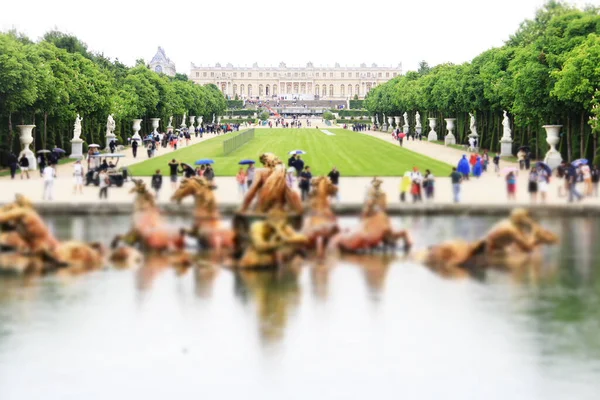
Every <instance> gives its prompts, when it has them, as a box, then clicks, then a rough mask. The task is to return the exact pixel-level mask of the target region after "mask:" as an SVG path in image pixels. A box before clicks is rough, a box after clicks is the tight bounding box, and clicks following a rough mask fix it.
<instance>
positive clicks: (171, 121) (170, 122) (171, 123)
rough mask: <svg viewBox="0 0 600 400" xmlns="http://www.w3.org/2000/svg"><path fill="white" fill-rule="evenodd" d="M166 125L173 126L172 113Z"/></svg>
mask: <svg viewBox="0 0 600 400" xmlns="http://www.w3.org/2000/svg"><path fill="white" fill-rule="evenodd" d="M167 126H173V116H172V115H171V116H170V117H169V125H167Z"/></svg>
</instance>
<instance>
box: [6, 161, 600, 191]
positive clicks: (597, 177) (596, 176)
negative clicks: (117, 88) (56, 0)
mask: <svg viewBox="0 0 600 400" xmlns="http://www.w3.org/2000/svg"><path fill="white" fill-rule="evenodd" d="M11 174H12V169H11ZM591 174H592V193H593V194H594V197H598V182H600V170H598V166H596V165H592V171H591Z"/></svg>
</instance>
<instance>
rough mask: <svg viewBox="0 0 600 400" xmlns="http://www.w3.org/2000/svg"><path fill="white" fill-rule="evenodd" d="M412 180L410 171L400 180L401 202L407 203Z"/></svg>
mask: <svg viewBox="0 0 600 400" xmlns="http://www.w3.org/2000/svg"><path fill="white" fill-rule="evenodd" d="M411 184H412V180H411V179H410V171H406V172H405V173H404V175H403V176H402V179H401V180H400V201H401V202H402V203H404V202H405V201H406V195H407V194H408V192H409V191H410V187H411Z"/></svg>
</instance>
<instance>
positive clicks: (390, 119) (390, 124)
mask: <svg viewBox="0 0 600 400" xmlns="http://www.w3.org/2000/svg"><path fill="white" fill-rule="evenodd" d="M393 123H394V117H388V125H389V126H392V124H393Z"/></svg>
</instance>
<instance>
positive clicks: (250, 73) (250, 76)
mask: <svg viewBox="0 0 600 400" xmlns="http://www.w3.org/2000/svg"><path fill="white" fill-rule="evenodd" d="M248 78H252V72H248ZM248 90H250V86H248Z"/></svg>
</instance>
